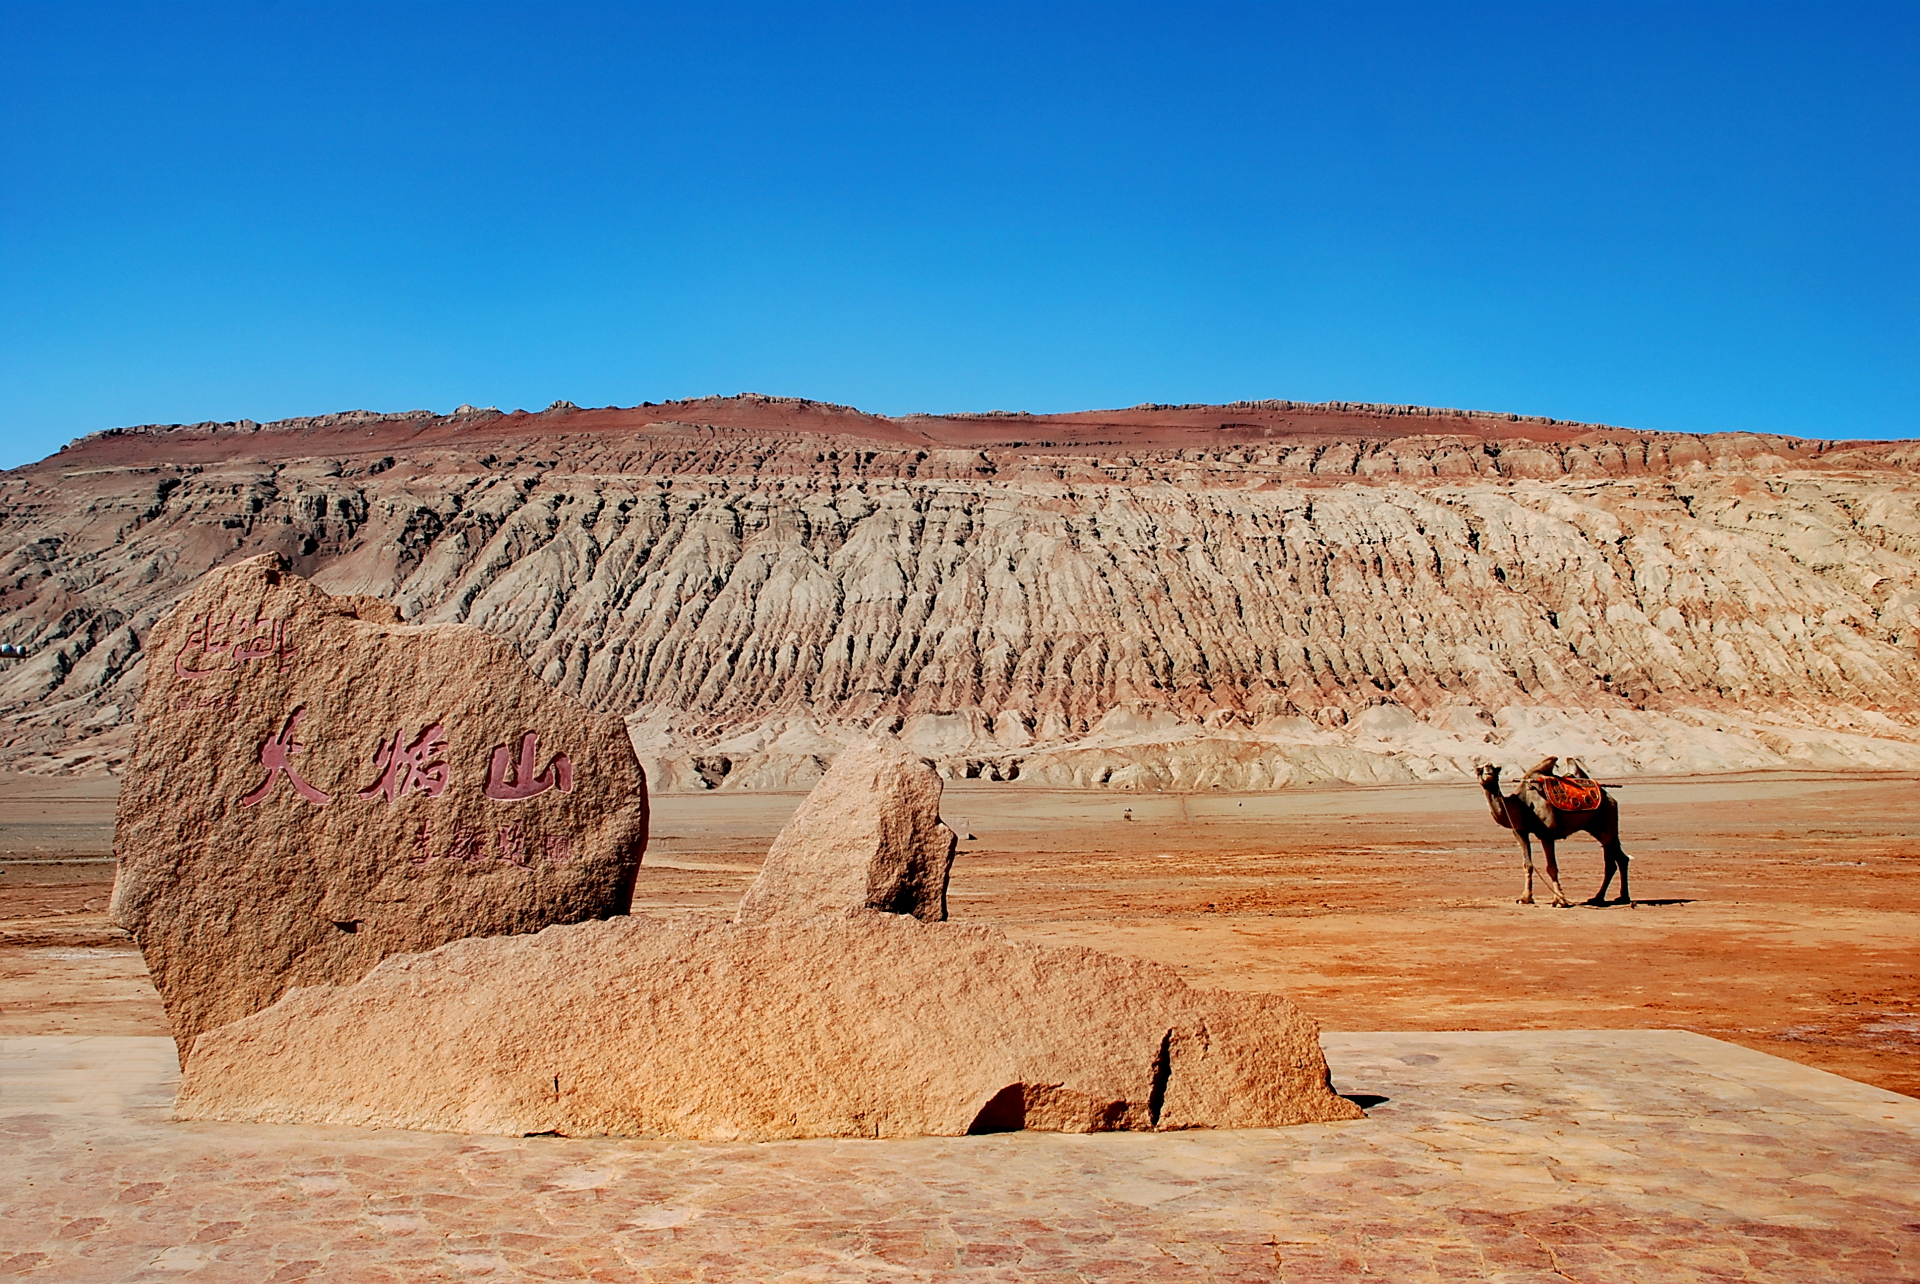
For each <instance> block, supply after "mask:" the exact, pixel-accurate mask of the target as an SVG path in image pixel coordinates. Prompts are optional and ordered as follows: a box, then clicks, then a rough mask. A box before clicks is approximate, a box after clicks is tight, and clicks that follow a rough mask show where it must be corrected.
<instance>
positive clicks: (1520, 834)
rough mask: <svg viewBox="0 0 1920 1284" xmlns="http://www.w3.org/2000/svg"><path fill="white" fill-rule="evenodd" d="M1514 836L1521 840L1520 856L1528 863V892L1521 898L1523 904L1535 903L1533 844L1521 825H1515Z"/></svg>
mask: <svg viewBox="0 0 1920 1284" xmlns="http://www.w3.org/2000/svg"><path fill="white" fill-rule="evenodd" d="M1513 836H1514V837H1515V838H1518V839H1519V840H1520V857H1521V859H1522V860H1524V861H1525V862H1526V864H1527V894H1526V895H1525V896H1522V897H1521V898H1520V901H1519V903H1520V904H1522V905H1531V904H1533V844H1532V843H1530V842H1528V841H1527V831H1526V830H1524V829H1522V828H1521V827H1520V826H1518V825H1515V826H1514V827H1513Z"/></svg>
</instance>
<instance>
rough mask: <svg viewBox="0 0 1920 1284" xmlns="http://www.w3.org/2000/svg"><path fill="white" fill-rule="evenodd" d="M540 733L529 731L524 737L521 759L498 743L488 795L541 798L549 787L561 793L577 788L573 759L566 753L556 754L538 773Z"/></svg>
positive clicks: (507, 798) (503, 799)
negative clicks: (512, 757)
mask: <svg viewBox="0 0 1920 1284" xmlns="http://www.w3.org/2000/svg"><path fill="white" fill-rule="evenodd" d="M539 753H540V733H539V732H538V731H529V732H526V733H525V734H523V735H522V736H521V737H520V760H519V761H518V762H517V763H516V762H514V761H513V760H512V759H511V758H510V757H509V756H508V753H507V747H506V746H505V745H495V746H494V749H493V757H492V758H491V759H490V760H489V761H488V762H487V784H486V790H485V792H486V795H487V797H489V798H492V799H495V800H497V801H499V802H521V801H523V800H524V799H528V798H538V797H539V796H540V795H541V794H544V793H546V792H547V790H549V789H558V790H559V791H560V792H561V793H563V794H564V793H571V792H572V791H573V763H572V762H571V761H570V760H569V759H568V758H567V755H565V754H563V753H557V754H555V755H553V761H552V762H550V763H548V764H547V769H546V770H545V771H543V772H540V773H539V774H537V775H536V774H535V772H534V765H535V763H536V762H538V761H539Z"/></svg>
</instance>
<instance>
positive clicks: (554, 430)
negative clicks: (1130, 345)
mask: <svg viewBox="0 0 1920 1284" xmlns="http://www.w3.org/2000/svg"><path fill="white" fill-rule="evenodd" d="M1916 461H1920V445H1916V444H1915V443H1912V442H1866V443H1863V442H1850V443H1849V442H1839V443H1834V442H1819V441H1808V440H1799V439H1794V438H1788V437H1778V436H1758V435H1753V434H1742V433H1726V434H1717V435H1712V436H1689V435H1685V434H1676V433H1642V432H1633V431H1628V430H1624V429H1617V428H1603V427H1598V426H1594V425H1581V424H1566V423H1554V422H1552V421H1543V420H1527V419H1521V418H1519V417H1515V416H1507V415H1489V414H1477V413H1464V412H1436V411H1423V410H1419V409H1416V408H1411V407H1382V406H1353V405H1332V406H1303V405H1298V404H1295V403H1290V402H1261V403H1251V404H1242V405H1234V406H1224V407H1218V406H1216V407H1206V406H1187V407H1165V406H1145V407H1136V408H1133V409H1131V410H1124V411H1106V412H1098V413H1090V414H1084V415H1059V416H1021V415H986V416H948V417H939V418H934V417H925V416H910V417H907V418H903V419H886V418H882V417H879V416H873V415H864V414H861V413H859V412H857V411H851V410H847V409H845V408H843V407H832V406H823V405H820V404H818V403H810V402H796V401H790V400H779V399H768V398H732V399H713V400H705V401H698V402H684V403H677V404H672V405H663V406H644V407H635V408H631V409H626V410H614V409H605V410H575V409H572V408H568V407H559V408H557V409H554V410H552V411H550V412H546V413H542V414H537V415H527V414H520V413H515V414H509V415H501V414H499V413H497V412H490V411H470V412H468V413H466V414H463V415H456V416H434V415H429V414H426V413H424V412H422V413H418V414H413V415H400V416H390V417H380V416H368V415H344V416H327V417H322V418H320V419H312V420H297V421H289V422H286V423H282V424H270V425H259V424H244V423H243V424H224V425H211V424H209V425H194V426H189V427H166V428H150V429H140V430H126V431H118V432H114V433H108V434H100V435H96V436H94V437H91V438H87V439H85V440H82V441H80V442H77V443H75V444H74V445H73V446H71V447H69V448H68V449H66V450H63V451H62V452H60V453H59V454H58V455H56V456H54V457H52V458H50V459H48V460H46V461H44V462H42V463H39V464H35V465H32V466H29V467H26V468H22V469H16V470H14V471H12V472H10V473H8V474H6V475H5V476H4V477H0V536H4V544H0V547H4V548H5V549H6V550H8V551H6V552H5V553H4V555H0V641H5V642H10V643H21V644H24V645H26V646H27V647H28V648H29V649H30V650H31V651H32V655H31V656H30V657H29V658H27V659H25V660H21V661H14V660H0V758H4V759H7V760H9V761H12V762H14V763H15V764H17V765H19V766H21V767H24V768H27V769H34V770H87V769H99V768H103V767H112V766H114V765H116V764H117V763H119V762H120V761H122V760H123V759H124V756H125V754H126V751H127V734H126V730H125V724H126V721H127V718H128V716H129V714H130V711H131V707H132V703H133V699H134V696H135V694H136V693H137V691H138V688H139V686H140V683H141V682H142V681H143V679H144V677H145V674H146V672H147V669H148V661H147V655H148V645H147V639H148V635H149V632H150V630H151V628H152V625H153V621H154V620H155V619H156V618H157V617H158V616H159V614H160V613H161V612H162V611H164V610H165V609H166V607H167V606H168V605H169V604H170V603H171V602H172V601H173V600H174V599H175V598H177V597H178V596H179V595H180V594H181V593H182V592H184V591H185V590H186V589H187V587H188V586H190V585H191V584H192V583H193V581H194V580H195V579H196V578H197V577H198V576H199V575H200V574H202V573H203V572H205V571H206V570H208V569H209V568H211V567H214V566H217V565H221V564H224V563H226V562H229V561H231V560H234V559H238V558H241V557H245V556H247V555H249V554H252V553H257V552H264V551H279V552H282V553H284V554H285V555H286V556H287V557H288V558H289V559H291V560H292V562H293V564H294V566H295V568H296V569H298V570H299V571H300V572H301V573H303V574H308V575H311V576H312V577H313V578H314V580H315V582H316V583H319V584H321V585H322V586H324V587H327V588H329V589H333V590H336V591H340V592H346V593H360V594H371V595H375V596H379V597H382V598H386V599H389V600H392V601H395V602H397V603H398V604H399V606H400V609H401V611H402V614H403V615H404V617H405V618H407V619H408V620H410V621H413V622H417V623H436V622H453V621H459V622H465V623H471V624H474V625H477V626H479V627H481V628H483V629H486V630H488V631H490V632H493V633H495V634H497V635H499V636H501V637H503V638H506V639H508V640H509V641H510V642H511V643H512V644H513V645H514V646H516V647H517V648H519V650H520V651H521V653H522V654H523V655H524V656H526V657H527V658H528V660H529V662H530V663H531V664H532V665H533V667H534V670H535V672H537V673H538V674H540V675H541V676H542V677H543V678H544V679H545V680H546V681H547V682H549V683H551V684H553V685H554V686H556V687H558V688H559V689H561V690H563V691H565V692H567V693H569V694H571V695H573V696H575V697H576V698H578V699H579V700H580V701H581V702H582V703H584V704H586V705H588V706H589V707H591V708H595V709H599V710H603V711H607V712H613V713H618V714H620V715H622V716H627V717H629V718H630V721H631V724H632V730H633V734H634V737H635V740H636V744H637V745H638V747H639V750H640V753H641V756H642V759H643V760H644V761H646V762H647V763H648V765H649V774H650V776H652V777H653V779H654V782H655V785H656V787H665V788H675V789H704V788H709V787H719V788H727V789H740V788H761V787H779V788H793V787H805V786H808V785H811V784H812V783H813V781H815V780H817V779H818V778H819V775H820V772H821V770H822V765H823V763H824V762H825V761H827V760H828V759H830V758H831V757H832V755H833V754H834V753H836V752H838V751H839V749H840V748H841V747H843V746H844V745H845V744H847V743H850V742H851V741H852V740H854V739H856V738H859V737H861V736H864V735H865V734H866V731H867V729H868V728H870V727H873V726H876V725H877V726H881V727H885V728H890V729H892V730H894V731H896V732H897V734H899V735H900V736H901V738H902V739H903V740H905V741H906V742H907V743H908V744H909V746H910V747H912V748H913V749H914V750H915V751H916V752H919V753H921V754H923V755H926V756H928V757H931V758H934V759H935V760H936V761H937V762H938V764H939V767H940V770H941V771H942V773H943V774H951V775H956V776H967V775H974V776H980V777H983V778H1000V779H1007V778H1014V779H1018V780H1021V781H1032V782H1037V783H1041V784H1045V785H1052V786H1074V785H1105V786H1107V787H1118V788H1137V789H1150V788H1156V787H1160V788H1166V787H1178V788H1205V787H1208V786H1210V785H1221V786H1225V787H1230V788H1255V789H1259V788H1270V787H1274V786H1277V785H1280V784H1285V783H1288V782H1290V781H1295V782H1300V781H1314V780H1327V779H1340V780H1351V781H1355V782H1363V783H1364V782H1372V781H1392V780H1412V779H1425V778H1449V779H1461V780H1466V779H1470V775H1469V769H1470V763H1471V761H1472V760H1473V759H1474V758H1476V757H1481V758H1497V759H1499V760H1501V761H1503V762H1505V763H1507V764H1508V765H1509V766H1511V767H1513V768H1519V767H1524V766H1525V765H1527V764H1528V763H1530V762H1533V761H1535V760H1537V759H1539V758H1541V757H1543V756H1545V755H1546V754H1549V753H1559V754H1561V755H1563V756H1578V757H1581V758H1583V759H1584V760H1586V762H1587V763H1588V765H1589V767H1590V768H1591V769H1593V770H1595V771H1597V772H1606V773H1614V772H1631V771H1685V770H1729V769H1757V768H1767V767H1781V766H1792V767H1844V766H1855V767H1871V768H1889V769H1902V770H1915V769H1920V730H1916V726H1917V720H1920V694H1916V693H1917V692H1920V615H1917V614H1916V611H1917V610H1920V489H1917V488H1916V486H1915V474H1914V468H1915V463H1916Z"/></svg>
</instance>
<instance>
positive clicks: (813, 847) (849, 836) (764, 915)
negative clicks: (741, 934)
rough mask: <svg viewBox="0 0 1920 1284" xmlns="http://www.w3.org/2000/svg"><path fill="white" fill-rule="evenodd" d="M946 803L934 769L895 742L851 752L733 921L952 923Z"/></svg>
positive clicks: (795, 823) (798, 817)
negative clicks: (875, 916) (845, 914)
mask: <svg viewBox="0 0 1920 1284" xmlns="http://www.w3.org/2000/svg"><path fill="white" fill-rule="evenodd" d="M940 794H941V787H940V777H939V776H938V775H937V774H935V772H934V770H933V768H932V767H930V766H928V765H927V764H926V763H925V762H924V761H922V760H921V759H920V758H918V757H916V756H914V755H913V754H912V753H910V752H908V750H907V748H906V746H905V745H902V744H901V743H900V742H899V741H898V740H895V739H894V738H893V737H892V736H880V737H876V738H874V739H872V740H870V741H868V742H866V743H864V744H859V745H855V746H853V747H852V748H850V749H848V750H846V751H845V752H843V753H842V754H840V756H839V757H838V758H836V759H834V762H833V766H832V767H831V768H830V769H829V770H828V772H827V774H826V775H825V776H823V777H821V779H820V783H819V784H817V785H815V786H814V787H813V792H811V793H809V794H808V795H807V798H806V801H805V802H803V803H801V804H800V807H799V810H797V811H795V812H794V813H793V818H792V819H791V820H789V821H788V822H787V824H786V827H785V828H784V829H782V830H781V831H780V835H779V837H777V838H775V839H774V841H773V847H772V848H771V849H770V850H769V851H768V852H767V861H766V864H765V865H763V866H762V867H761V870H760V876H759V877H758V878H756V879H754V881H753V885H752V886H751V887H749V888H748V889H747V893H746V895H745V896H743V897H741V898H740V909H739V912H738V913H737V914H736V915H735V920H736V921H737V922H740V923H759V922H764V921H766V920H768V919H771V918H776V917H805V916H807V915H811V914H830V913H837V912H841V911H845V910H854V909H871V910H880V911H883V912H885V913H889V914H911V915H912V916H913V917H915V918H917V919H921V920H924V921H926V922H929V923H937V922H940V921H941V920H943V919H945V918H946V916H947V874H948V871H950V870H951V869H952V868H953V850H954V844H955V838H954V833H953V831H952V830H951V829H949V828H947V826H946V825H944V824H943V823H941V820H940Z"/></svg>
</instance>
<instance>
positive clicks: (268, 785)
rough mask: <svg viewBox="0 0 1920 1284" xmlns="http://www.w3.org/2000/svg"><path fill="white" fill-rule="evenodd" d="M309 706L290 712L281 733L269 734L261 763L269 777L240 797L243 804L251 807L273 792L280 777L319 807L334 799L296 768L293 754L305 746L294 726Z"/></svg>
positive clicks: (262, 751) (263, 748) (261, 749)
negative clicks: (308, 780)
mask: <svg viewBox="0 0 1920 1284" xmlns="http://www.w3.org/2000/svg"><path fill="white" fill-rule="evenodd" d="M306 712H307V706H306V705H304V704H303V705H301V706H300V707H299V708H298V709H295V710H294V711H293V712H292V713H291V714H289V715H287V721H286V725H285V726H283V727H281V728H280V732H279V734H278V735H272V736H268V737H267V739H266V741H265V743H263V744H262V745H261V746H260V765H261V766H262V767H265V768H266V769H267V778H266V779H265V780H263V781H261V782H260V787H259V788H257V789H255V790H254V791H253V792H252V793H250V794H247V795H246V796H244V797H243V798H241V799H240V805H241V806H242V807H251V806H253V805H254V804H255V803H257V802H260V801H261V800H262V799H264V798H265V797H266V796H267V795H268V794H270V793H272V792H273V787H274V785H276V784H278V783H279V781H280V777H281V776H283V775H284V776H285V777H286V778H287V783H288V784H290V785H292V786H293V792H295V793H296V794H299V795H300V796H301V797H302V798H304V799H306V800H307V801H308V802H310V803H312V804H313V805H314V806H316V807H324V806H326V805H327V804H328V803H330V802H332V801H333V798H332V796H331V795H329V794H323V793H321V792H320V791H319V790H318V789H315V788H314V787H313V786H312V785H310V784H308V783H307V782H306V781H304V780H302V779H300V773H299V772H297V771H295V770H294V769H293V756H294V755H295V754H298V753H304V752H306V746H305V745H303V744H301V743H300V742H299V741H298V740H295V739H294V738H293V732H294V728H296V727H298V726H299V725H300V719H301V718H302V717H303V716H304V715H305V714H306Z"/></svg>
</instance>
